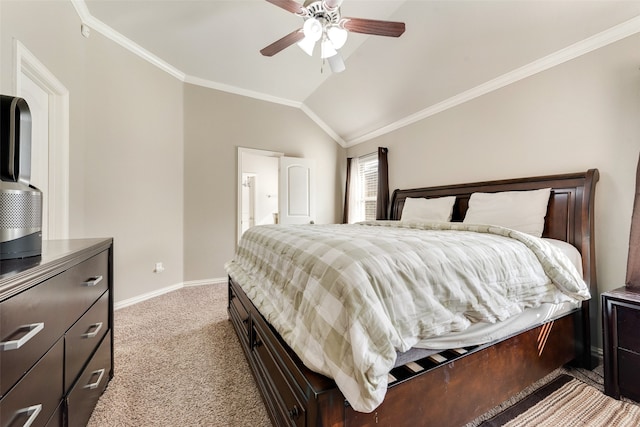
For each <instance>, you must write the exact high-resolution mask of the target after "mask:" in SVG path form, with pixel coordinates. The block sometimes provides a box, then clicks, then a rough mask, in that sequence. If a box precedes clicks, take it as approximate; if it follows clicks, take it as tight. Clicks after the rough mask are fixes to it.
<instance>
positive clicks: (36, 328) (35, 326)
mask: <svg viewBox="0 0 640 427" xmlns="http://www.w3.org/2000/svg"><path fill="white" fill-rule="evenodd" d="M19 329H28V330H29V332H28V333H27V334H25V335H24V336H23V337H22V338H20V339H19V340H11V341H4V342H0V349H1V350H2V351H9V350H17V349H19V348H20V347H22V346H23V345H25V344H26V343H27V342H28V341H29V340H30V339H31V338H33V337H35V336H36V334H37V333H38V332H40V331H41V330H43V329H44V322H40V323H32V324H31V325H23V326H20V328H19Z"/></svg>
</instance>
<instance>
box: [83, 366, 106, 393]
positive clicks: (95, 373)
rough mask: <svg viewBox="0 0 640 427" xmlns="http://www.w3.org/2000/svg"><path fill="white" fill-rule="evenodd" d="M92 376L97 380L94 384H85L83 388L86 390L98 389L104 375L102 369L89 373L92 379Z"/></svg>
mask: <svg viewBox="0 0 640 427" xmlns="http://www.w3.org/2000/svg"><path fill="white" fill-rule="evenodd" d="M94 375H97V376H98V379H97V380H96V382H95V383H91V384H87V385H85V386H84V388H88V389H91V390H93V389H95V388H98V386H99V385H100V381H102V376H103V375H104V368H102V369H99V370H97V371H93V372H91V376H92V377H93V376H94Z"/></svg>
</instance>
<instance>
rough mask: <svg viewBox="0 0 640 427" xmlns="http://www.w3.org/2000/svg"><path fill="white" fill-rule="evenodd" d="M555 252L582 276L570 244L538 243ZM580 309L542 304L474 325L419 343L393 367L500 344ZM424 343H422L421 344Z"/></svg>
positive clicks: (577, 254) (572, 305)
mask: <svg viewBox="0 0 640 427" xmlns="http://www.w3.org/2000/svg"><path fill="white" fill-rule="evenodd" d="M542 240H544V241H546V242H547V243H549V244H551V245H553V246H554V247H555V248H557V249H559V250H560V251H561V252H562V253H563V254H564V255H565V256H566V257H567V258H568V259H569V260H570V261H571V263H572V264H573V266H574V267H575V268H576V270H577V271H578V272H579V274H580V275H582V256H581V255H580V252H579V251H578V249H576V247H575V246H573V245H571V244H570V243H567V242H563V241H562V240H556V239H546V238H545V239H542ZM580 306H581V303H580V302H562V303H558V304H553V303H544V304H542V305H540V306H539V307H530V308H527V309H525V310H524V311H523V312H522V313H520V314H518V315H515V316H512V317H510V318H508V319H505V320H503V321H501V322H496V323H487V322H477V323H474V324H472V325H471V326H469V327H468V328H467V329H466V330H464V331H461V332H451V333H449V334H445V335H442V336H438V337H433V338H428V339H427V340H423V342H422V343H421V345H420V347H413V348H411V349H410V350H408V351H405V352H398V355H397V358H396V363H395V365H394V367H397V366H402V365H406V364H407V363H411V362H414V361H416V360H420V359H424V358H425V357H429V356H431V355H434V354H437V353H439V352H441V351H442V350H449V349H455V348H465V347H471V346H476V345H482V344H488V343H491V342H495V341H500V340H503V339H505V338H508V337H510V336H513V335H515V334H517V333H520V332H522V331H524V330H527V329H531V328H534V327H536V326H539V325H541V324H543V323H546V322H548V321H550V320H554V319H558V318H560V317H562V316H564V315H566V314H569V313H571V312H573V311H575V310H577V309H579V308H580ZM425 341H426V342H425Z"/></svg>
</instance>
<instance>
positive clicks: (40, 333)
mask: <svg viewBox="0 0 640 427" xmlns="http://www.w3.org/2000/svg"><path fill="white" fill-rule="evenodd" d="M112 330H113V240H112V239H78V240H51V241H43V242H42V255H41V256H38V257H32V258H25V259H19V260H3V261H0V341H1V342H0V396H1V400H0V426H1V427H5V426H27V425H29V426H31V427H38V426H85V425H86V424H87V422H88V421H89V417H90V416H91V412H92V411H93V408H94V406H95V404H96V402H97V401H98V398H99V397H100V395H101V394H102V392H103V391H104V389H105V388H106V386H107V383H108V382H109V380H110V379H111V378H112V377H113V334H112Z"/></svg>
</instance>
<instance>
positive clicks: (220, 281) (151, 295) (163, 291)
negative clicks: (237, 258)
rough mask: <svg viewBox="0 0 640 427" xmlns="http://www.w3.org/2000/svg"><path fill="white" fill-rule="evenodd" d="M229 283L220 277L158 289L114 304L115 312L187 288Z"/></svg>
mask: <svg viewBox="0 0 640 427" xmlns="http://www.w3.org/2000/svg"><path fill="white" fill-rule="evenodd" d="M224 283H227V278H226V277H218V278H214V279H203V280H190V281H188V282H182V283H178V284H176V285H171V286H167V287H166V288H162V289H157V290H155V291H152V292H148V293H146V294H142V295H138V296H136V297H133V298H128V299H126V300H122V301H118V302H116V303H114V304H113V309H114V310H120V309H121V308H125V307H129V306H130V305H134V304H138V303H140V302H142V301H146V300H149V299H151V298H155V297H159V296H160V295H164V294H167V293H169V292H173V291H177V290H178V289H182V288H187V287H191V286H204V285H219V284H224Z"/></svg>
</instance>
